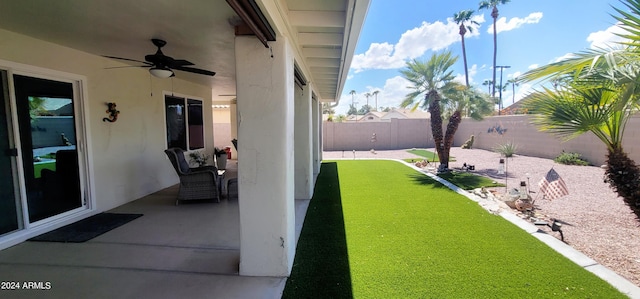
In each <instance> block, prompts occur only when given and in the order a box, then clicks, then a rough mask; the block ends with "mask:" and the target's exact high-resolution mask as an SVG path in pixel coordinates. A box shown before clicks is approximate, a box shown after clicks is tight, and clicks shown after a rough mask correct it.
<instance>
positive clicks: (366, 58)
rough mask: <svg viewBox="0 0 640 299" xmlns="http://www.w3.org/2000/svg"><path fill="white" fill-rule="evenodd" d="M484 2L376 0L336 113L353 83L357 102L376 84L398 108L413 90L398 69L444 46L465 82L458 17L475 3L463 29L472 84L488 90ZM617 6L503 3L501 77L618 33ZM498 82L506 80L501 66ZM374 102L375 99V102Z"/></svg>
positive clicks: (489, 47) (489, 34)
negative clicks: (470, 22)
mask: <svg viewBox="0 0 640 299" xmlns="http://www.w3.org/2000/svg"><path fill="white" fill-rule="evenodd" d="M479 2H480V1H478V0H454V1H442V0H393V1H392V0H372V1H371V5H370V7H369V12H368V15H367V18H366V20H365V23H364V26H363V28H362V32H361V35H360V40H359V41H358V46H357V48H356V51H355V55H354V58H353V61H352V64H351V68H350V70H349V75H348V77H347V81H346V82H345V86H344V89H343V91H342V96H341V99H340V104H339V106H338V107H336V108H335V110H336V113H337V114H345V113H346V111H347V110H348V108H349V105H350V104H351V102H352V97H351V95H350V94H349V92H350V91H351V90H355V91H356V93H357V94H356V96H355V101H356V102H357V104H356V106H357V107H358V108H360V107H361V106H362V105H364V104H366V97H365V96H364V94H365V93H367V92H372V91H375V90H379V94H378V106H379V107H380V106H384V107H387V106H392V107H397V106H398V105H399V104H400V102H401V101H402V100H403V99H404V96H405V95H406V94H407V93H409V89H407V88H406V86H407V84H408V83H407V81H406V80H404V79H403V78H402V76H401V74H400V72H399V70H400V69H402V68H403V67H404V65H405V62H406V61H408V60H410V59H414V58H416V59H421V60H426V59H428V58H429V57H430V56H431V55H432V54H433V53H434V52H440V51H444V50H446V49H448V50H451V51H452V53H453V54H454V55H457V56H459V59H458V62H457V63H456V65H455V66H454V73H455V74H456V75H457V77H458V78H457V80H460V82H461V83H464V65H463V60H462V47H461V43H460V35H459V34H458V25H456V24H455V23H454V22H453V20H452V17H453V14H454V13H456V12H458V11H461V10H463V9H473V10H475V11H476V13H475V20H476V21H477V22H478V23H480V25H479V26H476V28H475V30H473V32H472V33H469V32H468V33H467V34H466V35H465V43H466V49H467V62H468V65H469V77H470V78H469V80H470V84H471V85H472V86H475V87H476V88H479V89H482V90H484V91H486V90H487V87H486V86H482V82H484V81H485V80H487V79H491V78H492V65H493V19H492V18H491V15H490V14H491V12H490V11H489V10H483V11H478V10H477V6H478V3H479ZM612 5H614V6H616V7H622V4H621V3H620V2H618V1H617V0H615V1H614V0H512V1H511V2H510V3H507V4H506V5H503V6H498V9H499V14H500V15H499V17H498V23H497V31H498V58H497V65H506V66H511V67H510V68H508V69H504V71H503V83H505V82H506V81H507V80H508V79H511V78H514V77H517V76H518V75H519V74H522V73H524V72H526V71H528V70H529V69H531V68H534V67H536V66H541V65H545V64H548V63H551V62H555V61H558V60H559V59H562V58H563V57H566V55H569V54H570V53H573V52H579V51H582V50H585V49H589V48H592V47H603V46H604V45H605V44H607V43H611V42H612V41H615V40H616V39H618V38H617V37H616V36H615V35H613V34H612V32H615V31H619V29H618V28H617V27H616V26H615V19H614V18H613V17H611V14H613V13H614V10H613V8H612ZM496 81H498V83H499V82H500V70H499V69H498V72H497V77H496ZM531 88H532V86H531V85H530V84H523V85H521V86H516V89H515V101H518V100H519V99H521V98H522V97H523V96H524V95H525V94H526V93H527V92H528V91H530V90H531ZM496 96H497V92H496ZM502 98H503V102H504V103H505V106H508V105H510V104H511V103H512V101H513V98H514V93H513V92H512V88H511V87H509V88H508V90H507V91H505V92H503V95H502ZM374 102H375V98H373V97H371V98H369V104H370V105H371V106H374V105H375V103H374Z"/></svg>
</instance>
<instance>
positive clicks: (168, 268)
mask: <svg viewBox="0 0 640 299" xmlns="http://www.w3.org/2000/svg"><path fill="white" fill-rule="evenodd" d="M229 166H231V167H235V166H236V164H235V161H234V162H231V161H230V163H229ZM232 176H235V173H234V171H233V170H230V171H229V176H228V177H227V178H229V177H232ZM177 192H178V186H177V185H176V186H172V187H170V188H167V189H164V190H161V191H159V192H156V193H154V194H151V195H148V196H145V197H143V198H140V199H138V200H136V201H133V202H130V203H128V204H125V205H123V206H120V207H118V208H115V209H113V210H110V211H107V212H111V213H140V214H144V216H142V217H140V218H138V219H135V220H133V221H131V222H129V223H127V224H125V225H123V226H121V227H118V228H116V229H114V230H111V231H109V232H107V233H105V234H103V235H101V236H98V237H96V238H94V239H92V240H90V241H87V242H85V243H54V242H31V241H27V242H24V243H22V244H19V245H17V246H14V247H11V248H8V249H6V250H3V251H0V281H4V282H7V281H15V282H20V283H21V284H23V283H24V282H42V285H43V286H45V288H46V283H47V282H49V283H50V289H49V290H24V289H22V290H15V291H8V290H0V295H6V294H8V293H7V292H10V295H11V297H13V298H32V297H34V296H38V297H40V296H46V297H52V298H89V297H92V298H139V297H150V298H280V296H281V292H282V289H283V287H284V283H285V280H286V278H281V277H244V276H239V275H238V269H239V262H240V228H239V223H240V221H239V208H238V199H237V197H234V196H231V197H230V198H226V197H223V199H222V201H221V202H220V203H213V202H206V201H203V202H183V203H181V204H180V205H179V206H175V198H176V196H177ZM223 193H224V194H226V191H225V190H223ZM308 203H309V201H308V200H306V201H302V200H297V201H296V232H297V235H299V233H300V230H301V227H302V222H303V220H304V215H305V213H306V208H307V206H308Z"/></svg>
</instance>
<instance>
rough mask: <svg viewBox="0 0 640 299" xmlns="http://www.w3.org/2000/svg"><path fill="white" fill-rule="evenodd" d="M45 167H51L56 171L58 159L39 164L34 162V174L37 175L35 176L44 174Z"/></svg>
mask: <svg viewBox="0 0 640 299" xmlns="http://www.w3.org/2000/svg"><path fill="white" fill-rule="evenodd" d="M43 169H50V170H53V171H55V170H56V161H55V160H54V161H51V162H43V163H38V164H33V175H34V176H35V178H39V177H40V176H42V170H43Z"/></svg>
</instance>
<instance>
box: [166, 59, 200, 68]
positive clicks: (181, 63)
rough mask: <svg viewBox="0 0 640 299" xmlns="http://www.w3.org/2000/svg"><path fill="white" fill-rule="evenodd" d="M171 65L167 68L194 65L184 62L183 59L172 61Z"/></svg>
mask: <svg viewBox="0 0 640 299" xmlns="http://www.w3.org/2000/svg"><path fill="white" fill-rule="evenodd" d="M170 64H171V65H169V67H170V68H171V67H173V68H175V67H180V66H186V65H194V64H193V63H191V62H190V61H187V60H184V59H173V60H172V61H171V63H170Z"/></svg>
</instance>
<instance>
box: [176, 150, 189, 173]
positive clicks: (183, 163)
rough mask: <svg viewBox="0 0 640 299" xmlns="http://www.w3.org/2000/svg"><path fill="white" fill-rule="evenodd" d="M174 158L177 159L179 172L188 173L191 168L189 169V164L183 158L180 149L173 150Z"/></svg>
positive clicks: (182, 152)
mask: <svg viewBox="0 0 640 299" xmlns="http://www.w3.org/2000/svg"><path fill="white" fill-rule="evenodd" d="M175 153H176V157H178V166H179V167H180V171H181V172H182V173H189V172H190V171H191V168H189V162H187V159H185V158H184V151H182V150H181V149H175Z"/></svg>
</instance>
